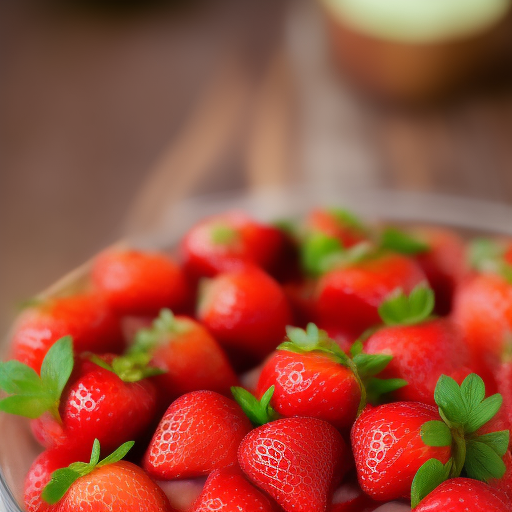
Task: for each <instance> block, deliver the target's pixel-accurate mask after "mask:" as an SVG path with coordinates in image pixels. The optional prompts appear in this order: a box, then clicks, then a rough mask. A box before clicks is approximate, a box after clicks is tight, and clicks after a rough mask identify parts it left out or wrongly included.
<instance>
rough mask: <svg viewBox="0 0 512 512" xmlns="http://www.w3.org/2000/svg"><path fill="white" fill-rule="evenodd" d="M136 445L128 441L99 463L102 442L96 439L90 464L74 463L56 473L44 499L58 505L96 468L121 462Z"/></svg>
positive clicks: (45, 488)
mask: <svg viewBox="0 0 512 512" xmlns="http://www.w3.org/2000/svg"><path fill="white" fill-rule="evenodd" d="M134 444H135V442H134V441H128V442H126V443H124V444H122V445H121V446H120V447H119V448H118V449H117V450H116V451H115V452H113V453H112V454H110V455H109V456H108V457H105V458H104V459H103V460H102V461H99V458H100V452H101V448H100V442H99V441H98V439H95V440H94V443H93V445H92V451H91V459H90V462H73V463H72V464H70V465H69V466H68V467H67V468H62V469H57V470H56V471H54V472H53V473H52V475H51V480H50V482H48V484H47V485H46V486H45V487H44V489H43V491H42V493H41V497H42V499H43V500H44V501H46V502H47V503H49V504H50V505H54V504H55V503H58V502H59V501H60V500H61V499H62V497H63V496H64V495H65V494H66V493H67V492H68V489H69V488H70V487H71V486H72V485H73V484H74V483H75V482H76V481H77V480H78V479H79V478H81V477H83V476H86V475H88V474H89V473H92V472H93V471H94V470H95V469H96V468H100V467H102V466H106V465H108V464H114V463H115V462H119V461H120V460H121V459H123V458H124V457H125V456H126V454H127V453H128V452H129V451H130V449H131V448H132V446H133V445H134Z"/></svg>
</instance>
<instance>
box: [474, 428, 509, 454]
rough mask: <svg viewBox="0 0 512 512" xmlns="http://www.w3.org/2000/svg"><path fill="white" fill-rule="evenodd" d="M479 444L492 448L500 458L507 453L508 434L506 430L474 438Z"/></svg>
mask: <svg viewBox="0 0 512 512" xmlns="http://www.w3.org/2000/svg"><path fill="white" fill-rule="evenodd" d="M476 440H477V441H479V442H480V443H484V444H486V445H487V446H489V447H490V448H492V449H493V450H494V451H495V452H496V453H497V454H498V455H499V456H500V457H503V456H504V455H505V453H507V450H508V445H509V442H510V432H509V431H508V430H500V431H498V432H490V433H489V434H483V435H481V436H478V437H477V438H476Z"/></svg>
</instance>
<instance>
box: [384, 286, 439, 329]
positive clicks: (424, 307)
mask: <svg viewBox="0 0 512 512" xmlns="http://www.w3.org/2000/svg"><path fill="white" fill-rule="evenodd" d="M434 301H435V299H434V292H433V290H432V289H431V288H429V287H428V286H426V285H425V284H420V285H418V286H416V287H415V288H414V289H413V290H412V292H411V293H410V295H409V296H407V295H405V294H404V293H403V291H402V290H400V289H398V290H395V291H394V292H393V293H392V294H391V295H390V296H389V297H388V298H387V299H386V300H385V301H384V302H383V303H382V304H381V305H380V307H379V315H380V317H381V318H382V320H383V322H384V323H385V324H386V325H414V324H418V323H421V322H424V321H425V320H427V319H428V318H429V316H430V315H431V313H432V311H433V310H434Z"/></svg>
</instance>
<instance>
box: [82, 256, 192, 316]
mask: <svg viewBox="0 0 512 512" xmlns="http://www.w3.org/2000/svg"><path fill="white" fill-rule="evenodd" d="M91 277H92V281H93V284H94V285H95V287H96V289H98V290H99V291H100V293H102V294H103V296H104V297H105V298H106V300H107V302H108V304H109V306H110V307H111V308H112V309H113V310H114V311H116V313H118V314H120V315H153V314H157V313H158V311H160V309H162V308H171V309H175V308H180V307H181V308H183V307H185V306H186V305H187V302H188V300H189V299H190V296H191V293H190V290H189V285H188V283H187V280H186V278H185V274H184V272H183V271H182V270H181V268H180V267H179V266H178V265H177V264H176V263H175V262H174V261H173V260H172V259H171V258H170V257H169V256H167V255H165V254H163V253H159V252H149V251H136V250H133V249H109V250H108V251H105V252H103V253H102V254H100V255H98V256H96V258H95V260H94V263H93V267H92V270H91Z"/></svg>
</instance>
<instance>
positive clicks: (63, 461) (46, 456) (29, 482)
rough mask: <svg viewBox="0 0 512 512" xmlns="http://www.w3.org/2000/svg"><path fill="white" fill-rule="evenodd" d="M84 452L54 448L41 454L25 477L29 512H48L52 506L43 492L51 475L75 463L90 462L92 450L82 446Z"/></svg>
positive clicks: (24, 497)
mask: <svg viewBox="0 0 512 512" xmlns="http://www.w3.org/2000/svg"><path fill="white" fill-rule="evenodd" d="M79 450H80V451H81V452H83V453H82V454H79V453H78V452H74V451H70V450H69V449H68V448H62V447H60V448H54V449H52V450H47V451H44V452H43V453H41V454H40V455H39V456H38V457H37V458H36V460H35V461H34V462H33V463H32V465H31V466H30V469H29V472H28V473H27V476H26V477H25V484H24V495H23V500H24V502H25V507H26V509H27V512H46V511H49V510H51V508H52V505H50V504H48V503H47V502H46V501H44V500H43V499H42V498H41V491H42V490H43V488H44V487H45V486H46V484H47V483H48V482H49V481H50V480H51V475H52V473H53V472H54V471H56V470H57V469H61V468H64V467H66V466H69V464H71V463H73V462H77V461H78V460H80V461H87V460H89V456H90V453H87V452H90V449H89V448H85V447H84V446H80V447H79Z"/></svg>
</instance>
